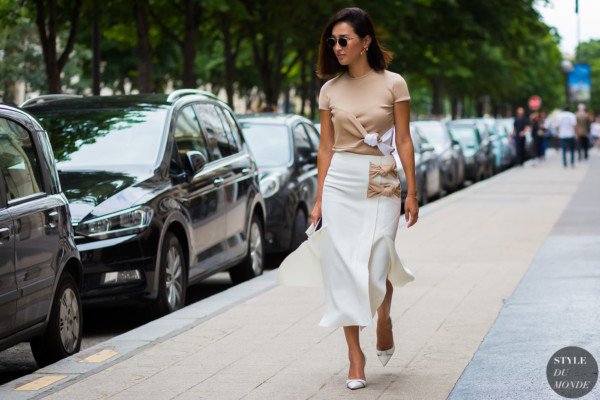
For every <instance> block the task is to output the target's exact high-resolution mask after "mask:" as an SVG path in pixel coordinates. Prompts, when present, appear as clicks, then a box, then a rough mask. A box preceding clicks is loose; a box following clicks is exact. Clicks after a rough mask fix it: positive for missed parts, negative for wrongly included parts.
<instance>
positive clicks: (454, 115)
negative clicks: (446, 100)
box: [450, 95, 458, 119]
mask: <svg viewBox="0 0 600 400" xmlns="http://www.w3.org/2000/svg"><path fill="white" fill-rule="evenodd" d="M450 108H451V111H450V113H451V114H452V119H457V118H458V97H456V96H454V95H453V96H452V97H451V98H450Z"/></svg>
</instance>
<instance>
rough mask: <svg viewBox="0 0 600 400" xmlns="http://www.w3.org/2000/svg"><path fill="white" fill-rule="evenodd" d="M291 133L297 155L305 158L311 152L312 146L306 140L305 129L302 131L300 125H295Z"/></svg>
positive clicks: (302, 127)
mask: <svg viewBox="0 0 600 400" xmlns="http://www.w3.org/2000/svg"><path fill="white" fill-rule="evenodd" d="M292 133H293V135H294V145H295V146H296V149H297V151H298V154H299V155H300V156H302V157H307V156H308V155H309V154H310V153H311V152H312V145H311V143H310V139H309V138H308V134H307V133H306V129H304V126H303V125H302V124H297V125H296V126H294V129H293V131H292Z"/></svg>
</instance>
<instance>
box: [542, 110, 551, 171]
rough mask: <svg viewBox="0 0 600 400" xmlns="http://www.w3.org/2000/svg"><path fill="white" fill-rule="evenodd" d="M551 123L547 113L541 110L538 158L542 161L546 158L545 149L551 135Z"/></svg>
mask: <svg viewBox="0 0 600 400" xmlns="http://www.w3.org/2000/svg"><path fill="white" fill-rule="evenodd" d="M551 125H552V124H551V123H550V119H549V118H548V115H547V114H546V112H545V111H542V112H541V113H540V128H541V133H542V135H541V137H540V142H541V145H540V154H539V158H540V160H542V161H543V160H545V159H546V149H547V148H548V141H549V140H550V138H551V137H552V130H551Z"/></svg>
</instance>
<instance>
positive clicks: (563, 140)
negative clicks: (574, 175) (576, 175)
mask: <svg viewBox="0 0 600 400" xmlns="http://www.w3.org/2000/svg"><path fill="white" fill-rule="evenodd" d="M576 125H577V117H575V114H573V113H572V112H571V111H570V110H569V106H568V105H565V106H564V108H563V111H562V112H561V113H560V114H558V118H557V121H556V126H557V129H558V137H559V139H560V147H561V148H562V159H563V167H565V168H567V150H568V151H569V153H570V154H571V167H573V168H575V126H576Z"/></svg>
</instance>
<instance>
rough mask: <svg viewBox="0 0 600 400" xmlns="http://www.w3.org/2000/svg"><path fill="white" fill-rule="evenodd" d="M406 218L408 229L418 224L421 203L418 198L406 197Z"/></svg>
mask: <svg viewBox="0 0 600 400" xmlns="http://www.w3.org/2000/svg"><path fill="white" fill-rule="evenodd" d="M404 218H405V219H406V223H407V225H406V227H407V228H410V227H411V226H413V225H414V224H416V223H417V220H418V219H419V202H418V201H417V197H416V196H407V197H406V200H405V201H404Z"/></svg>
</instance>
